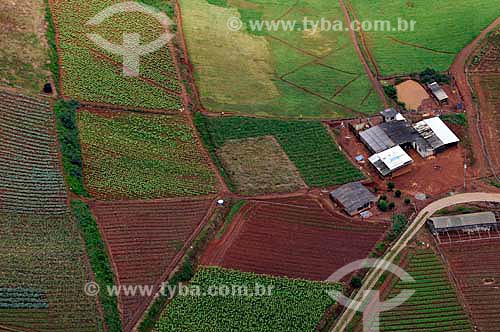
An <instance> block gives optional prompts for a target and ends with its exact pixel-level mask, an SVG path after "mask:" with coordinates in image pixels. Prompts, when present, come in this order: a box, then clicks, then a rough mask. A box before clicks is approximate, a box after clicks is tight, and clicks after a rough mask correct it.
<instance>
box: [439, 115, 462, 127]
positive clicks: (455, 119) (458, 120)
mask: <svg viewBox="0 0 500 332" xmlns="http://www.w3.org/2000/svg"><path fill="white" fill-rule="evenodd" d="M441 120H443V121H444V122H447V123H451V124H455V125H458V126H462V127H468V126H469V123H468V121H467V115H466V114H465V113H454V114H445V115H441Z"/></svg>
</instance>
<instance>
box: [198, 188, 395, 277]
mask: <svg viewBox="0 0 500 332" xmlns="http://www.w3.org/2000/svg"><path fill="white" fill-rule="evenodd" d="M386 229H387V224H384V223H370V222H361V221H351V220H350V219H349V218H347V217H344V216H342V215H334V214H331V213H330V212H328V211H327V210H325V209H323V208H322V206H321V204H320V203H319V201H317V200H315V199H313V198H304V197H299V198H289V199H281V200H272V201H252V202H249V203H247V204H246V205H245V206H244V207H243V208H242V209H241V210H240V211H239V213H238V214H237V215H236V216H235V217H234V219H233V222H232V224H231V226H230V227H229V229H228V231H227V232H226V234H224V236H223V237H222V238H221V239H220V240H219V241H215V242H213V243H211V244H210V246H209V248H208V250H207V251H206V252H205V255H204V256H203V257H202V264H204V265H218V266H221V267H225V268H232V269H238V270H242V271H245V272H255V273H260V274H270V275H274V276H286V277H290V278H302V279H311V280H325V279H327V278H328V277H329V276H330V275H331V274H332V273H333V272H335V271H336V270H337V269H339V268H340V267H342V266H344V265H346V264H348V263H351V262H352V261H355V260H357V259H361V258H365V257H367V256H368V255H369V253H370V252H371V250H372V249H373V248H374V246H375V244H376V242H377V241H378V240H380V239H381V238H382V236H383V235H384V233H385V231H386Z"/></svg>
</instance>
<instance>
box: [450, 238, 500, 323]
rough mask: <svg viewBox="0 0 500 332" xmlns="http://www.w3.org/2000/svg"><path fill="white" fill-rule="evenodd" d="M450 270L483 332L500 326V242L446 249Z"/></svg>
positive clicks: (456, 246)
mask: <svg viewBox="0 0 500 332" xmlns="http://www.w3.org/2000/svg"><path fill="white" fill-rule="evenodd" d="M442 249H443V251H444V253H445V256H446V258H447V260H448V261H449V263H450V269H451V271H452V272H453V274H454V275H455V276H456V278H457V279H458V286H459V288H460V291H461V292H462V294H463V296H464V298H465V301H466V303H467V306H468V308H469V310H470V312H471V315H472V319H473V320H474V324H476V325H477V326H478V327H479V329H480V331H483V332H496V331H498V327H499V326H500V259H499V254H498V253H499V252H500V241H499V240H498V239H496V240H483V241H473V242H466V243H460V244H450V245H443V246H442Z"/></svg>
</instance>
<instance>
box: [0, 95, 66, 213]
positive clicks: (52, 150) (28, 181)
mask: <svg viewBox="0 0 500 332" xmlns="http://www.w3.org/2000/svg"><path fill="white" fill-rule="evenodd" d="M0 150H2V152H3V153H1V154H0V174H2V176H1V177H0V187H1V188H2V190H1V191H0V201H1V203H0V210H2V211H6V212H23V213H41V214H63V213H66V211H67V206H66V192H65V185H64V181H63V177H62V174H61V172H60V164H59V159H58V152H57V144H56V138H55V131H54V123H53V118H52V113H51V110H50V108H49V105H48V103H46V102H43V101H40V100H37V99H34V98H30V97H24V96H21V95H17V94H13V93H7V92H3V91H0Z"/></svg>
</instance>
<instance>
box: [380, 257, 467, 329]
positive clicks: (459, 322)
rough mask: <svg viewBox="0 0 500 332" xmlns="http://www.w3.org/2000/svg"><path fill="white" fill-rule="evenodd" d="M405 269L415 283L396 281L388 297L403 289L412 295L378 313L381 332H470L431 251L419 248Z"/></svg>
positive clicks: (457, 302)
mask: <svg viewBox="0 0 500 332" xmlns="http://www.w3.org/2000/svg"><path fill="white" fill-rule="evenodd" d="M405 270H406V271H407V272H408V273H409V274H410V275H411V276H412V277H413V278H414V279H415V280H416V283H404V282H402V281H398V282H397V283H396V284H395V286H394V288H393V289H392V290H391V293H390V294H389V297H392V296H395V295H397V294H398V293H399V292H400V291H401V290H403V289H411V290H416V293H415V294H414V295H413V296H412V297H411V298H410V299H409V300H408V301H406V302H405V303H404V304H403V305H401V306H399V307H398V308H396V309H393V310H391V311H388V312H386V313H384V314H382V317H381V329H380V330H381V331H382V332H384V331H400V332H406V331H408V332H409V331H416V330H419V331H420V330H421V331H472V326H471V324H470V322H469V320H468V317H467V315H466V313H465V311H464V309H463V308H462V306H461V305H460V302H459V301H458V298H457V294H456V291H455V289H454V288H453V286H452V285H451V283H450V281H449V279H448V275H447V273H446V270H445V268H444V266H443V263H442V262H441V261H440V260H439V258H438V257H437V256H436V254H435V253H434V252H433V251H432V250H426V249H420V250H418V251H416V252H415V253H412V254H410V261H409V265H408V267H406V268H405Z"/></svg>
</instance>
